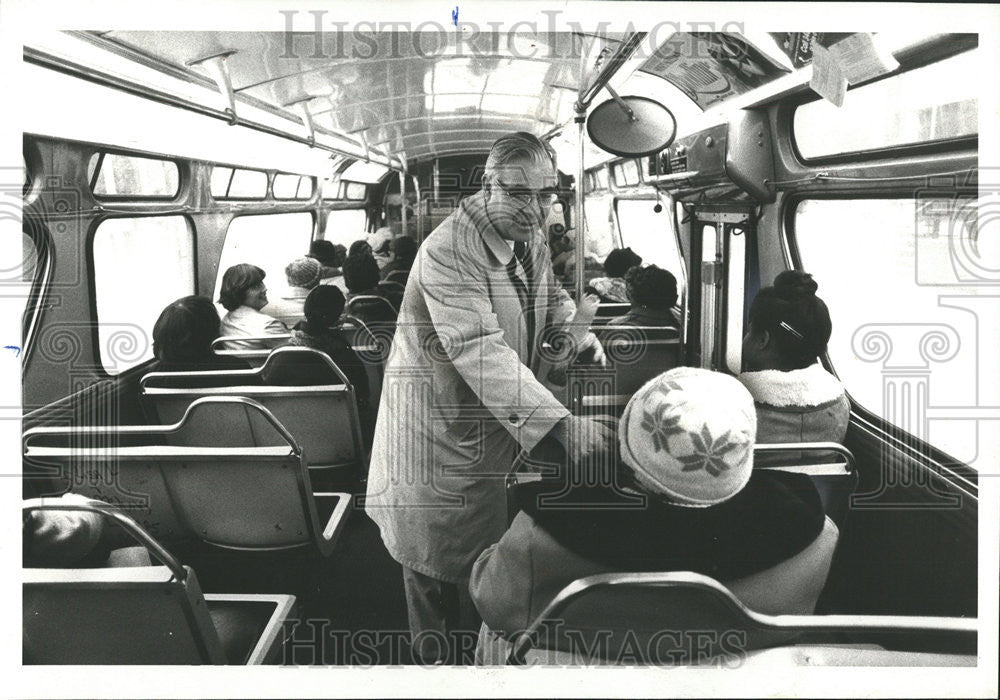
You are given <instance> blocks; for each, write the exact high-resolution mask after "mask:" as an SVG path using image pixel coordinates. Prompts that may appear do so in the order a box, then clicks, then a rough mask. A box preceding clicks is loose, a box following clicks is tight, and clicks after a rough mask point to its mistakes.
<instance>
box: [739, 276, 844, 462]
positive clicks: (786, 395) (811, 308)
mask: <svg viewBox="0 0 1000 700" xmlns="http://www.w3.org/2000/svg"><path fill="white" fill-rule="evenodd" d="M817 289H818V285H817V284H816V282H815V281H814V280H813V278H812V276H811V275H808V274H806V273H804V272H800V271H798V270H788V271H785V272H782V273H781V274H780V275H778V276H777V277H776V278H775V280H774V285H773V286H771V287H765V288H764V289H761V290H760V292H758V293H757V296H756V297H755V298H754V300H753V303H752V304H751V305H750V313H749V317H748V318H749V328H748V330H747V333H746V335H745V336H744V338H743V372H742V374H740V375H739V380H740V381H741V382H742V383H743V385H744V386H745V387H746V388H747V389H748V390H749V391H750V394H751V395H752V396H753V399H754V404H755V405H756V408H757V441H758V442H761V443H783V442H843V441H844V437H845V435H846V434H847V422H848V418H849V415H850V410H851V407H850V402H849V401H848V399H847V395H846V393H845V391H844V386H843V384H841V383H840V381H839V380H838V379H837V378H836V377H834V376H833V375H832V374H830V373H829V372H827V371H826V369H825V368H824V367H823V365H822V364H821V363H820V362H819V357H820V355H822V354H823V353H825V352H826V346H827V343H828V342H829V340H830V333H831V331H832V328H833V325H832V323H831V321H830V312H829V311H828V310H827V308H826V304H824V303H823V300H822V299H820V298H819V297H818V296H816V290H817ZM759 463H760V460H758V464H759Z"/></svg>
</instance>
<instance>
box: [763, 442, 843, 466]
mask: <svg viewBox="0 0 1000 700" xmlns="http://www.w3.org/2000/svg"><path fill="white" fill-rule="evenodd" d="M753 451H754V454H755V455H756V454H774V453H776V452H793V451H794V452H813V451H815V452H834V453H836V454H838V455H840V456H841V457H843V458H844V460H845V461H846V462H847V471H849V472H853V471H854V469H855V464H856V462H855V460H854V453H853V452H851V451H850V450H849V449H847V448H846V447H844V446H843V445H841V444H840V443H839V442H787V443H773V444H772V443H758V444H756V445H754V446H753Z"/></svg>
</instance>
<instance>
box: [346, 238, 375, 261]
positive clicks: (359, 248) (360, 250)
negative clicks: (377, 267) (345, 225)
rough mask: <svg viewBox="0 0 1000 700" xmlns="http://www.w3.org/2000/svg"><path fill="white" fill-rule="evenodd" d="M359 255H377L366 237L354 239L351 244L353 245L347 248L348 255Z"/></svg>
mask: <svg viewBox="0 0 1000 700" xmlns="http://www.w3.org/2000/svg"><path fill="white" fill-rule="evenodd" d="M359 255H367V256H369V257H371V258H374V257H375V255H374V254H373V253H372V247H371V244H370V243H368V241H367V240H365V239H361V240H357V241H354V243H352V244H351V247H350V248H348V249H347V257H349V258H355V257H357V256H359Z"/></svg>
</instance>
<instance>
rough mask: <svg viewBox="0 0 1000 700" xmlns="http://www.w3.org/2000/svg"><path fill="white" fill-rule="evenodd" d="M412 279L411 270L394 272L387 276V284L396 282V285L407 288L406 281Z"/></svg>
mask: <svg viewBox="0 0 1000 700" xmlns="http://www.w3.org/2000/svg"><path fill="white" fill-rule="evenodd" d="M409 277H410V271H409V270H393V271H392V272H390V273H389V274H388V275H386V276H385V281H386V282H395V283H396V284H399V285H402V286H403V287H404V288H405V287H406V281H407V280H408V279H409Z"/></svg>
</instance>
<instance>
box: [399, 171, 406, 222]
mask: <svg viewBox="0 0 1000 700" xmlns="http://www.w3.org/2000/svg"><path fill="white" fill-rule="evenodd" d="M399 221H400V226H402V228H403V231H402V235H404V236H405V235H406V171H405V170H400V171H399Z"/></svg>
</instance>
